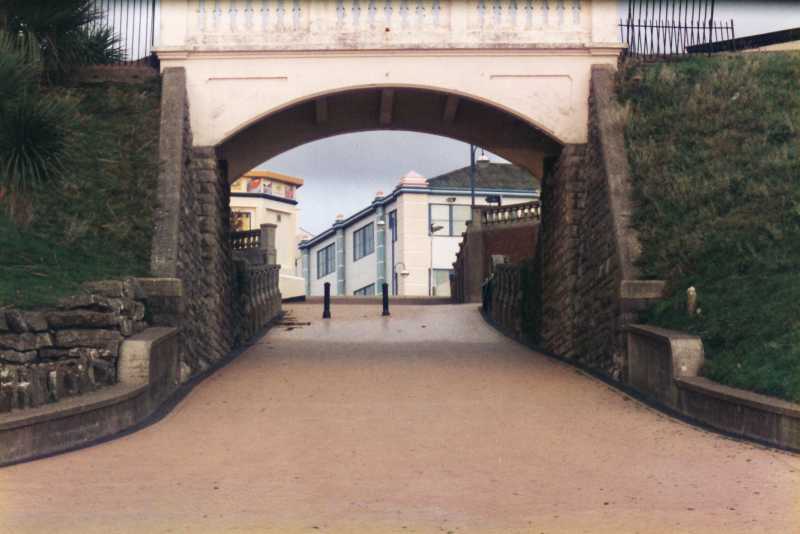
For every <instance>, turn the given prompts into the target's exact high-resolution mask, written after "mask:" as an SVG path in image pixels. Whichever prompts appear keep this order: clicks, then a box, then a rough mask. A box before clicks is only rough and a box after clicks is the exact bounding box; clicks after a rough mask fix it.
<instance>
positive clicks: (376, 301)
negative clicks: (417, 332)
mask: <svg viewBox="0 0 800 534" xmlns="http://www.w3.org/2000/svg"><path fill="white" fill-rule="evenodd" d="M381 299H382V297H381V296H380V295H378V296H375V297H354V296H342V297H331V311H332V313H335V310H334V308H333V306H334V305H337V304H338V305H347V306H349V305H358V304H363V305H368V306H376V307H377V308H380V306H381V302H382V300H381ZM322 301H323V297H306V298H305V299H304V300H303V302H305V303H307V304H319V305H320V310H319V312H320V313H322V307H321V306H322ZM452 303H453V299H452V298H450V297H413V296H406V297H401V296H396V297H392V296H390V297H389V308H390V309H391V307H392V306H402V305H414V306H418V305H422V304H452Z"/></svg>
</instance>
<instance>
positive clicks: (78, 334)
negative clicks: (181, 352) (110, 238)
mask: <svg viewBox="0 0 800 534" xmlns="http://www.w3.org/2000/svg"><path fill="white" fill-rule="evenodd" d="M145 328H147V323H146V322H145V305H144V303H143V302H142V301H141V300H139V299H137V290H136V287H135V283H134V281H133V280H128V281H125V282H117V281H112V282H97V283H92V284H87V285H86V293H84V294H81V295H76V296H73V297H69V298H66V299H63V300H62V301H61V302H60V303H59V305H58V307H57V308H56V309H52V310H46V311H35V312H33V311H19V310H0V412H9V411H11V410H14V409H23V408H32V407H35V406H40V405H42V404H46V403H49V402H55V401H58V400H60V399H62V398H64V397H69V396H75V395H80V394H83V393H86V392H89V391H94V390H97V389H99V388H101V387H103V386H108V385H111V384H114V383H115V382H116V381H117V358H118V357H119V350H120V345H121V343H122V342H123V340H124V339H126V338H128V337H130V336H132V335H134V334H137V333H139V332H141V331H142V330H144V329H145Z"/></svg>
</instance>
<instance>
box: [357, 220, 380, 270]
mask: <svg viewBox="0 0 800 534" xmlns="http://www.w3.org/2000/svg"><path fill="white" fill-rule="evenodd" d="M367 229H369V230H370V235H371V237H372V239H370V240H367V238H366V236H365V233H366V231H367ZM361 236H365V237H363V238H361ZM359 239H361V241H362V242H363V243H362V244H363V250H362V251H361V252H362V254H361V255H360V256H359V255H358V253H359ZM367 243H369V250H367ZM374 253H375V222H374V221H373V222H369V223H367V224H365V225H364V226H362V227H361V228H359V229H358V230H354V231H353V262H357V261H358V260H360V259H361V258H366V257H367V256H370V255H372V254H374Z"/></svg>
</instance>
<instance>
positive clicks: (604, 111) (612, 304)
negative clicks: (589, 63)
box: [541, 66, 664, 380]
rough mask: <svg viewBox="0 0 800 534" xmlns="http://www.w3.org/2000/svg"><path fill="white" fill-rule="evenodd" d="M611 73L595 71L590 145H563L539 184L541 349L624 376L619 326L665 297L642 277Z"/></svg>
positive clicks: (655, 284) (659, 286)
mask: <svg viewBox="0 0 800 534" xmlns="http://www.w3.org/2000/svg"><path fill="white" fill-rule="evenodd" d="M623 115H624V114H623V112H622V109H621V108H620V106H619V104H618V102H617V100H616V95H615V88H614V71H613V69H612V68H611V67H609V66H602V67H594V68H593V69H592V80H591V95H590V117H589V143H588V144H587V145H585V146H567V147H565V148H564V150H563V151H562V154H561V157H560V159H559V161H558V163H557V165H556V168H555V171H554V172H553V173H552V174H550V175H548V176H546V177H545V180H544V181H543V184H542V237H541V242H542V244H541V246H542V247H543V248H542V262H543V264H542V267H541V269H542V281H543V282H542V283H543V294H542V301H543V324H542V338H543V345H544V348H545V349H546V350H548V351H550V352H553V353H555V354H559V355H561V356H565V357H568V358H576V359H579V360H580V362H581V363H582V364H583V365H586V366H587V367H590V368H592V369H596V370H598V371H600V372H602V373H604V374H606V375H608V376H610V377H612V378H614V379H617V380H624V379H625V372H626V369H627V367H626V348H625V338H624V332H623V331H624V326H625V325H627V324H630V323H632V322H635V321H636V318H637V312H638V311H640V310H641V309H642V308H644V307H645V306H647V304H648V303H649V302H652V300H654V299H658V298H660V297H661V296H662V294H663V290H664V283H663V282H658V281H639V280H637V278H638V271H637V269H636V265H635V261H636V258H637V257H638V256H639V253H640V245H639V241H638V236H637V233H636V231H635V230H634V229H633V228H632V227H631V222H630V218H631V211H632V194H631V190H632V184H631V178H630V174H629V171H628V162H627V156H626V153H625V138H624V120H623Z"/></svg>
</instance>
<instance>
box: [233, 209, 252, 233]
mask: <svg viewBox="0 0 800 534" xmlns="http://www.w3.org/2000/svg"><path fill="white" fill-rule="evenodd" d="M231 224H232V226H233V231H234V232H242V231H245V230H250V229H251V225H252V216H251V214H250V212H249V211H232V212H231Z"/></svg>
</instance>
